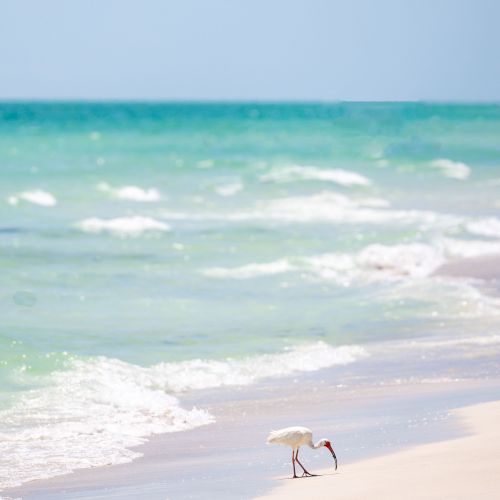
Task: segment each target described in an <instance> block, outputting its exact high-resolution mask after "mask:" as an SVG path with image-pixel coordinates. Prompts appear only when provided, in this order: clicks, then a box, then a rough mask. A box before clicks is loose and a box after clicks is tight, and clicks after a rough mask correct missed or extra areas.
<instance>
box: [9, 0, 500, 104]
mask: <svg viewBox="0 0 500 500" xmlns="http://www.w3.org/2000/svg"><path fill="white" fill-rule="evenodd" d="M499 23H500V0H372V1H370V0H343V1H337V0H330V1H328V0H246V1H243V0H178V1H175V0H163V1H162V0H135V1H132V0H0V99H2V98H3V99H5V98H43V99H54V98H56V99H78V98H83V99H108V98H112V99H194V100H212V99H215V100H225V99H231V100H294V99H299V100H413V99H424V100H448V101H449V100H468V101H484V100H490V101H500V62H499V61H500V29H499Z"/></svg>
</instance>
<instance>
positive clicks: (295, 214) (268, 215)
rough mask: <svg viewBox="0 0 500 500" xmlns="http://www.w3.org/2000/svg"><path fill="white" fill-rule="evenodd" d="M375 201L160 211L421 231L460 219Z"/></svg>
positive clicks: (327, 194)
mask: <svg viewBox="0 0 500 500" xmlns="http://www.w3.org/2000/svg"><path fill="white" fill-rule="evenodd" d="M389 206H390V204H389V202H388V201H387V200H384V199H379V198H363V197H358V198H353V197H349V196H345V195H343V194H340V193H335V192H332V191H323V192H320V193H317V194H314V195H310V196H296V197H285V198H278V199H273V200H271V201H268V202H263V203H258V204H257V205H256V207H255V208H253V209H250V210H247V211H240V212H232V213H206V212H204V213H186V212H171V211H164V212H163V217H165V218H166V219H170V220H197V221H210V220H213V221H228V222H240V221H276V222H285V223H288V222H301V223H334V224H384V223H389V222H390V223H396V224H401V225H409V224H410V225H411V224H419V225H420V226H421V227H422V229H426V228H428V227H431V228H438V227H439V228H447V227H454V226H457V224H459V223H461V222H462V219H460V218H459V217H455V216H452V215H446V214H440V213H436V212H431V211H421V210H392V209H390V208H388V207H389Z"/></svg>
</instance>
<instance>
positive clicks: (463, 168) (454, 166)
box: [431, 158, 471, 180]
mask: <svg viewBox="0 0 500 500" xmlns="http://www.w3.org/2000/svg"><path fill="white" fill-rule="evenodd" d="M431 166H433V167H435V168H438V169H440V170H441V171H442V172H443V174H444V175H445V176H446V177H450V178H452V179H459V180H465V179H467V178H468V177H469V175H470V172H471V169H470V167H469V166H468V165H466V164H465V163H461V162H458V161H452V160H448V159H447V158H439V159H437V160H434V161H432V162H431Z"/></svg>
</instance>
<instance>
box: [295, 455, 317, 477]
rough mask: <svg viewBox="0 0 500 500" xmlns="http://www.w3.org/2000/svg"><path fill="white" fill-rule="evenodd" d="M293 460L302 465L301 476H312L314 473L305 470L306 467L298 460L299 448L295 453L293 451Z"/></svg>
mask: <svg viewBox="0 0 500 500" xmlns="http://www.w3.org/2000/svg"><path fill="white" fill-rule="evenodd" d="M295 461H296V462H297V463H298V464H299V465H300V466H301V467H302V470H303V471H304V473H303V474H302V477H304V476H314V474H311V473H310V472H308V471H307V470H306V468H305V467H304V466H303V465H302V464H301V463H300V462H299V450H297V453H295Z"/></svg>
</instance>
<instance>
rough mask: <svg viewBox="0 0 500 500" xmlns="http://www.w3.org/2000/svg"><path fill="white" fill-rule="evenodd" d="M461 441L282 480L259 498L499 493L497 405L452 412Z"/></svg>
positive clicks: (431, 499)
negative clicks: (461, 435)
mask: <svg viewBox="0 0 500 500" xmlns="http://www.w3.org/2000/svg"><path fill="white" fill-rule="evenodd" d="M453 415H454V416H455V417H456V418H457V419H458V421H459V424H460V425H461V426H462V428H463V429H464V431H465V432H466V433H467V435H466V436H465V437H461V438H458V439H451V440H447V441H444V442H437V443H431V444H426V445H421V446H416V447H413V448H411V449H409V450H404V451H401V452H398V453H393V454H389V455H384V456H382V457H377V458H373V459H370V460H363V461H360V462H357V463H355V464H352V465H347V466H345V467H342V468H341V469H340V470H339V471H338V472H337V473H332V472H331V471H330V470H328V469H326V470H324V471H323V472H322V475H321V476H319V477H311V478H304V479H300V480H298V479H296V480H289V481H283V483H282V485H281V486H279V487H278V488H277V489H275V490H274V491H273V492H272V493H271V494H269V495H265V496H263V497H261V500H265V499H266V500H273V499H285V498H287V499H290V500H294V499H297V500H298V499H302V498H309V499H311V500H315V499H318V500H322V499H326V498H336V499H338V500H365V499H367V498H370V499H372V500H379V499H380V500H393V499H394V500H399V499H401V498H405V499H409V500H412V499H415V500H417V499H418V500H420V499H422V498H425V499H428V500H442V499H444V498H453V499H454V500H462V499H463V500H469V499H471V498H481V499H484V500H487V499H491V500H493V499H494V498H498V492H499V490H500V475H499V474H498V472H499V471H500V453H499V452H498V446H499V444H500V426H499V425H498V422H499V421H500V401H497V402H492V403H486V404H481V405H476V406H469V407H465V408H461V409H459V410H455V411H454V412H453Z"/></svg>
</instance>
